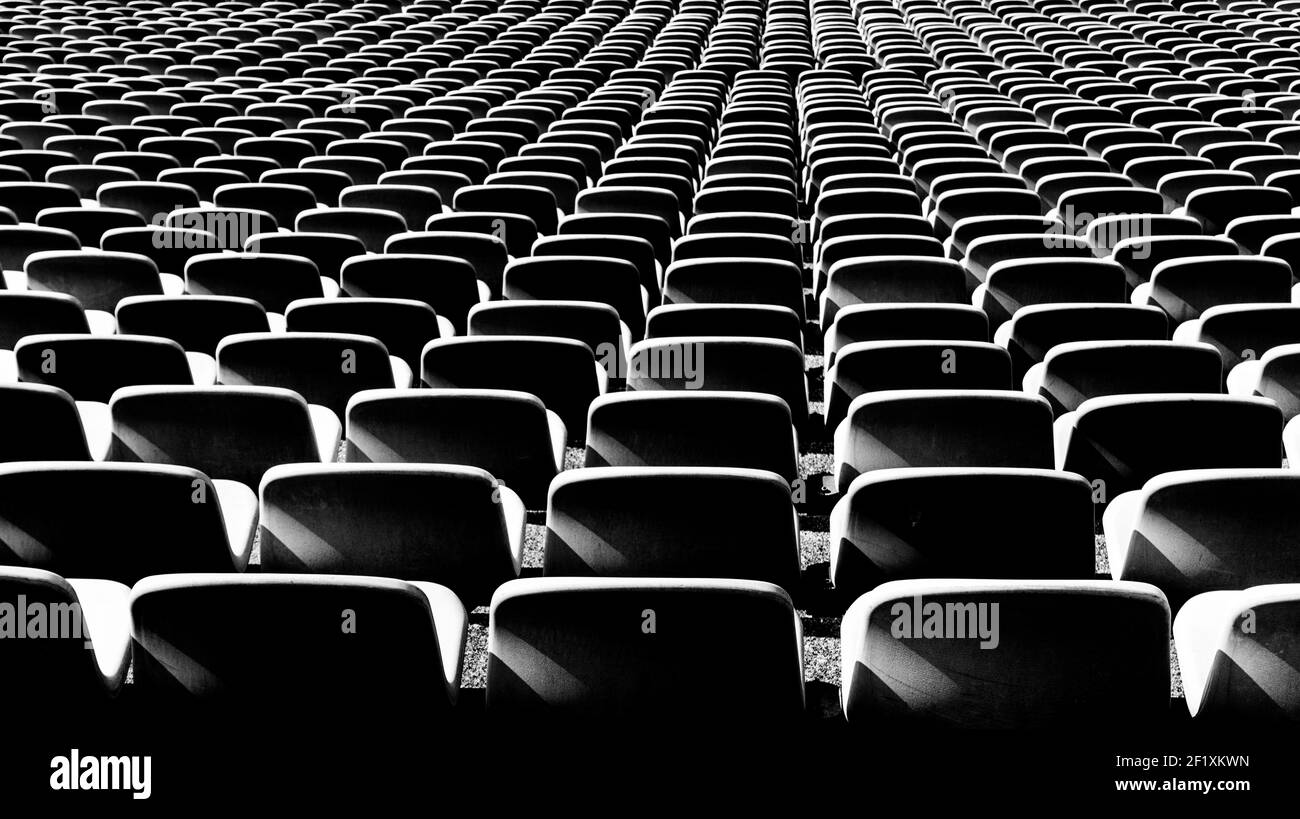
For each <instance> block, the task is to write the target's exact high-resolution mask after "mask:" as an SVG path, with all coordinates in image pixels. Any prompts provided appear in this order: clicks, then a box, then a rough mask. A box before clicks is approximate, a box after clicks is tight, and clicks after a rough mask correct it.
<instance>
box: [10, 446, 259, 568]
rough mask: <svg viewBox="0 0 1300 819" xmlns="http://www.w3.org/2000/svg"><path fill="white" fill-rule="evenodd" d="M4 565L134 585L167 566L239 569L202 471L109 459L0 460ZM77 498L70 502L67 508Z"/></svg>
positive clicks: (210, 485)
mask: <svg viewBox="0 0 1300 819" xmlns="http://www.w3.org/2000/svg"><path fill="white" fill-rule="evenodd" d="M0 487H3V491H0V519H2V520H3V521H4V527H3V528H4V531H5V534H4V536H3V537H0V563H3V564H5V565H11V566H14V565H16V566H29V567H32V568H38V569H45V570H47V571H52V572H55V573H57V574H60V575H63V576H65V577H95V578H102V579H106V580H116V581H118V582H120V583H125V584H127V585H130V584H132V583H135V582H136V581H137V580H139V579H140V578H142V577H146V576H148V575H151V574H165V573H168V572H185V571H211V572H223V571H234V570H242V569H243V564H244V563H245V562H246V561H247V554H245V555H243V557H242V560H240V561H238V562H237V561H236V560H235V559H234V558H233V557H232V555H231V550H230V547H229V545H228V541H227V539H226V529H225V524H224V523H223V519H222V515H221V504H220V502H219V501H218V499H217V492H216V490H215V488H214V487H213V486H212V483H211V481H209V480H208V478H207V476H206V475H204V474H203V473H202V472H199V471H197V470H195V469H190V468H187V467H180V466H155V465H143V464H103V463H63V462H48V461H47V462H41V463H36V464H33V463H15V464H5V465H0ZM69 504H71V506H69Z"/></svg>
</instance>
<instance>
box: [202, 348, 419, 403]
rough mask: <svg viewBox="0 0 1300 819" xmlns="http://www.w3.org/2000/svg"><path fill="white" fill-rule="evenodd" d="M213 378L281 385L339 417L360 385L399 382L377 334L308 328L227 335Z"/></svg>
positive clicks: (368, 386)
mask: <svg viewBox="0 0 1300 819" xmlns="http://www.w3.org/2000/svg"><path fill="white" fill-rule="evenodd" d="M217 383H218V384H232V385H237V386H251V387H283V388H285V389H290V390H293V391H295V392H297V393H298V394H299V395H301V396H302V397H303V398H304V399H306V400H307V402H308V403H311V404H319V405H321V406H323V407H328V408H329V409H330V410H332V411H333V412H334V414H335V415H336V416H338V417H340V418H342V417H343V413H344V411H345V410H346V409H347V405H348V399H349V398H351V397H352V395H353V394H355V393H357V392H359V391H360V390H367V389H377V388H381V387H394V386H398V385H396V384H394V383H393V367H392V362H391V361H389V359H388V350H387V348H385V347H384V345H383V344H382V343H381V342H380V341H379V340H378V339H376V338H374V337H372V336H362V335H355V334H351V333H308V332H302V333H241V334H239V335H235V336H227V337H226V338H225V339H224V340H223V341H222V342H221V344H219V345H218V346H217ZM403 386H404V385H403Z"/></svg>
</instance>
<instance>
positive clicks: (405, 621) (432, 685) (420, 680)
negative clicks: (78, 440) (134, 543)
mask: <svg viewBox="0 0 1300 819" xmlns="http://www.w3.org/2000/svg"><path fill="white" fill-rule="evenodd" d="M426 588H427V591H426ZM441 591H445V590H442V589H440V587H432V588H429V587H421V586H417V585H416V584H412V583H406V582H403V581H400V580H387V579H383V578H352V577H329V576H326V577H314V576H308V575H287V576H286V575H242V576H239V575H237V576H223V575H203V574H199V575H194V574H189V575H171V576H160V577H151V578H148V579H146V580H144V581H142V582H140V583H139V584H137V585H136V586H135V588H134V589H133V591H132V596H131V621H132V625H131V633H132V636H133V638H134V649H135V662H136V671H135V675H136V676H135V682H136V684H137V685H139V686H140V688H141V690H143V691H148V692H149V694H150V696H152V697H155V698H163V699H164V701H168V700H171V701H176V700H182V701H184V700H188V699H200V700H204V701H206V702H207V703H208V705H209V706H215V705H217V704H218V703H222V704H231V705H236V704H237V705H239V706H249V705H252V704H254V703H258V702H261V703H265V702H266V698H267V696H268V686H271V689H270V690H272V691H280V692H287V691H292V692H294V694H293V698H294V703H295V705H294V708H295V709H297V708H308V709H311V708H313V707H327V706H328V704H329V703H331V702H333V703H334V704H333V706H328V707H330V708H331V710H333V711H335V712H336V713H337V711H338V709H339V705H338V702H337V690H335V689H334V688H333V684H331V685H328V686H324V685H322V684H321V682H322V680H323V679H326V678H328V679H332V680H334V681H335V683H337V684H339V685H344V686H346V687H347V691H348V692H349V696H348V707H347V708H346V709H345V710H346V711H347V712H355V711H362V712H366V711H372V710H379V711H388V710H390V709H396V710H398V711H401V712H406V713H409V712H411V711H415V712H417V713H425V712H432V713H435V714H437V713H445V712H447V710H448V709H449V708H450V706H451V705H452V700H451V697H450V693H449V691H448V688H447V685H446V675H445V671H444V667H443V663H442V660H441V656H442V655H441V646H440V641H447V640H449V641H454V642H455V643H456V644H458V645H459V644H460V643H461V642H462V640H463V638H462V635H459V634H439V633H438V632H437V630H436V628H435V625H434V619H433V616H432V611H431V607H432V606H434V605H450V601H446V598H445V594H441V593H435V592H441ZM431 594H432V596H433V597H434V598H436V599H437V600H438V602H437V603H434V601H433V600H432V599H431V596H430V595H431ZM214 611H232V612H233V611H238V612H240V616H239V617H237V618H226V617H214V616H213V612H214ZM349 614H350V615H351V617H352V622H355V623H356V624H358V626H357V627H355V628H352V627H347V620H346V618H348V616H349ZM462 616H463V609H462ZM367 620H368V621H369V625H364V624H365V623H366V622H367ZM300 713H301V712H300Z"/></svg>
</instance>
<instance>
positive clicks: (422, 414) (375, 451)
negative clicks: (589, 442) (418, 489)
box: [344, 389, 568, 509]
mask: <svg viewBox="0 0 1300 819" xmlns="http://www.w3.org/2000/svg"><path fill="white" fill-rule="evenodd" d="M567 438H568V434H567V432H566V430H565V428H564V423H563V422H562V421H561V420H560V418H559V416H558V415H556V414H555V413H554V412H550V411H548V410H547V409H546V407H544V406H543V405H542V402H541V401H540V400H539V399H538V398H537V397H536V396H533V395H529V394H527V393H522V392H515V391H510V390H471V389H464V390H400V389H395V390H366V391H363V392H359V393H357V394H355V395H354V396H353V397H352V399H351V400H350V401H349V402H348V407H347V417H346V436H345V440H346V443H347V446H346V449H345V451H344V455H345V460H346V461H347V462H348V463H382V464H388V463H394V464H463V465H466V466H473V467H477V468H479V469H482V470H485V471H487V472H488V473H490V474H491V475H492V476H493V477H494V478H496V479H497V481H498V482H499V483H500V484H503V485H505V486H508V487H510V488H511V489H512V490H514V491H515V492H517V493H518V494H519V496H520V497H521V498H522V499H523V501H524V503H525V504H527V506H528V508H530V509H542V508H544V507H545V504H546V491H547V487H548V486H549V485H550V483H551V479H552V478H554V477H555V475H556V474H558V473H559V471H560V469H561V468H562V467H563V465H564V444H565V441H566V440H567Z"/></svg>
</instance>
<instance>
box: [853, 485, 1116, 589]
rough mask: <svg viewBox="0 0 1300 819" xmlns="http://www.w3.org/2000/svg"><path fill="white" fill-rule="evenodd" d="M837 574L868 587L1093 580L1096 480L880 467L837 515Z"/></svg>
mask: <svg viewBox="0 0 1300 819" xmlns="http://www.w3.org/2000/svg"><path fill="white" fill-rule="evenodd" d="M830 527H831V540H830V542H831V554H830V574H831V582H832V583H834V584H835V588H836V589H838V590H840V591H841V592H843V593H845V594H849V595H853V596H855V597H856V596H857V595H859V594H863V593H865V592H868V591H870V590H871V589H873V588H875V587H876V586H877V585H879V584H880V583H883V582H886V581H889V580H902V579H909V578H922V577H968V578H1019V579H1032V578H1057V579H1080V580H1082V579H1091V578H1092V577H1093V571H1094V567H1095V548H1096V543H1095V541H1094V538H1093V514H1092V487H1090V486H1089V485H1088V483H1087V481H1085V480H1083V478H1081V477H1079V476H1078V475H1071V474H1069V473H1066V472H1055V471H1052V470H1047V469H993V468H982V469H971V468H961V467H938V468H910V469H880V470H877V471H875V472H869V473H867V474H865V475H860V476H859V477H858V478H857V479H855V480H854V481H853V483H852V484H851V485H850V486H849V490H848V492H846V493H845V494H844V496H843V497H842V498H840V500H839V502H838V503H837V504H836V505H835V509H834V511H833V512H832V513H831V523H830Z"/></svg>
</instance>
